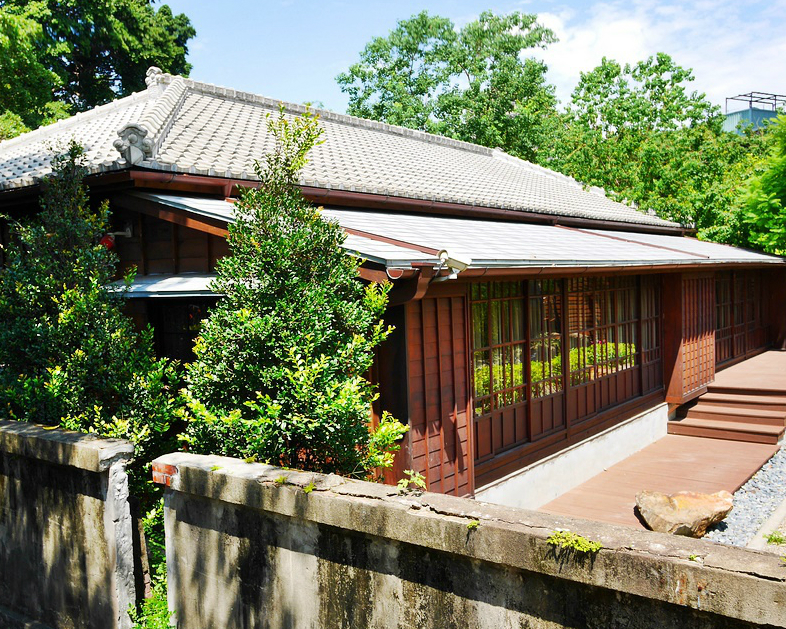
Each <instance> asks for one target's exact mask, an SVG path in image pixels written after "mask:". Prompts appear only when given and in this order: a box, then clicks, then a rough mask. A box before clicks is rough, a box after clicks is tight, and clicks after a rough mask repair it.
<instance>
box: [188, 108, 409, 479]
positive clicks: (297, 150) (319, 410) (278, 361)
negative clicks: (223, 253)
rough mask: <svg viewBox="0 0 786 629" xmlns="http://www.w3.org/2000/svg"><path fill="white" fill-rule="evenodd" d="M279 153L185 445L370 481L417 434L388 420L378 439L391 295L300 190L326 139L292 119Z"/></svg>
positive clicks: (250, 216)
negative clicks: (310, 159)
mask: <svg viewBox="0 0 786 629" xmlns="http://www.w3.org/2000/svg"><path fill="white" fill-rule="evenodd" d="M268 128H269V130H270V132H271V134H272V135H273V137H274V138H275V141H276V148H275V150H274V151H273V152H271V153H270V154H268V155H267V156H266V157H265V161H264V163H263V164H259V163H258V164H257V165H256V173H257V175H258V177H259V179H260V186H259V188H254V189H249V190H246V191H245V192H244V193H243V194H242V195H241V197H240V199H239V200H238V202H237V203H236V204H235V216H236V220H235V223H234V224H232V225H230V226H229V248H230V255H228V256H227V257H225V258H223V259H222V260H221V261H220V262H219V264H218V268H217V272H218V276H217V278H216V280H215V282H214V286H213V288H214V289H215V291H216V292H217V293H220V294H221V295H223V297H222V299H221V300H219V302H218V304H217V305H216V307H215V308H214V309H213V310H212V311H211V313H210V316H209V317H208V318H207V319H206V320H205V321H204V323H203V327H202V330H201V332H200V335H199V337H198V338H197V341H196V345H195V347H194V353H195V355H196V358H195V360H194V361H193V362H192V363H190V364H189V365H188V367H187V382H188V388H187V389H186V395H187V396H188V398H189V413H188V414H187V417H188V419H189V424H188V430H187V434H186V435H185V439H186V440H187V442H188V444H189V449H190V450H191V451H195V452H203V453H213V454H224V455H228V456H237V457H243V458H248V457H253V458H256V459H258V460H260V461H265V462H269V463H272V464H273V465H284V466H287V467H299V468H305V469H310V470H314V471H320V472H337V473H340V474H347V475H357V476H365V475H366V474H367V473H368V472H369V470H371V469H373V468H375V467H379V466H383V467H384V466H389V465H391V464H392V454H391V452H392V451H393V450H397V449H398V446H397V444H396V443H395V441H396V440H397V439H398V438H400V437H401V435H402V434H403V433H404V432H405V431H406V427H405V426H402V425H401V424H400V423H398V422H397V421H395V420H393V419H391V418H389V417H388V416H387V414H385V415H384V417H383V419H382V421H381V422H380V425H379V427H378V428H377V429H376V430H374V432H373V433H370V432H369V426H368V423H369V420H370V409H371V403H372V402H373V400H374V399H375V392H374V387H373V386H372V385H371V383H370V382H368V380H367V379H366V377H365V374H367V373H368V371H369V369H370V368H371V364H372V361H373V355H374V349H375V347H376V346H377V345H378V344H379V343H381V342H382V341H383V340H384V339H385V338H386V337H387V335H388V333H389V330H388V328H387V326H385V325H384V324H383V322H382V320H381V319H380V317H381V316H382V314H383V312H384V310H385V305H386V304H387V290H388V287H381V286H379V285H377V284H371V285H368V286H366V287H364V286H363V285H362V284H361V282H360V280H359V278H358V266H359V264H360V261H359V260H358V259H356V258H353V257H350V256H349V255H347V253H346V251H345V250H344V249H343V247H342V246H341V245H342V243H343V242H344V240H345V238H346V234H345V233H344V232H343V230H342V229H341V227H340V226H339V225H338V224H337V223H336V222H334V221H327V220H324V219H323V217H322V216H321V214H320V209H319V208H315V207H314V206H313V205H311V204H309V203H307V202H306V201H305V200H304V199H303V197H302V196H301V194H300V190H299V188H298V187H297V180H298V172H299V171H300V169H301V168H302V167H303V165H304V164H305V163H306V159H307V154H308V152H309V150H310V149H311V148H312V147H313V146H314V145H315V144H317V143H318V142H319V137H320V135H321V133H322V129H321V128H320V127H319V125H318V123H317V120H316V118H315V117H314V116H312V115H308V114H306V115H304V116H301V117H296V118H294V119H293V118H291V117H289V116H288V115H285V113H284V111H283V110H282V111H281V112H280V113H279V115H278V116H277V117H275V118H271V119H270V120H269V123H268Z"/></svg>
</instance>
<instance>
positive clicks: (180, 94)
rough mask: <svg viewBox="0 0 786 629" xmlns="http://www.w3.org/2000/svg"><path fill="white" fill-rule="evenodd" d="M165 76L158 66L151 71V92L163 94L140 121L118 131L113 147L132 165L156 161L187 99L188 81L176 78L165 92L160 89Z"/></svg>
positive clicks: (149, 81)
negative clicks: (151, 160) (161, 78)
mask: <svg viewBox="0 0 786 629" xmlns="http://www.w3.org/2000/svg"><path fill="white" fill-rule="evenodd" d="M162 75H163V73H162V71H161V69H160V68H157V67H155V66H153V67H151V68H149V69H148V70H147V78H145V83H146V84H147V86H148V87H147V89H148V92H151V93H152V92H160V93H159V95H158V96H157V97H155V103H154V105H153V106H152V107H151V108H150V109H149V110H148V111H146V112H145V114H144V115H143V116H142V118H141V119H140V120H139V121H138V122H128V123H126V124H125V125H123V127H122V128H121V129H120V130H119V131H118V132H117V135H118V136H119V137H118V139H117V140H115V141H114V142H113V146H114V147H115V148H116V149H117V150H118V152H119V153H120V154H121V155H122V156H123V158H125V160H126V162H127V163H128V164H131V165H134V164H139V163H141V162H143V161H145V160H150V159H154V158H155V156H156V153H157V152H158V149H159V148H160V147H161V144H162V142H163V140H164V138H165V137H166V135H167V134H168V133H169V130H170V129H171V128H172V122H173V121H174V119H175V116H176V114H177V112H178V111H179V110H180V107H181V106H182V104H183V101H184V100H185V97H186V82H185V79H183V77H180V76H176V77H173V80H172V81H170V82H169V84H168V85H167V86H166V88H165V89H164V90H163V91H160V89H159V83H160V81H159V77H160V76H162Z"/></svg>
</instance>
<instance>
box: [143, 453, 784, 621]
mask: <svg viewBox="0 0 786 629" xmlns="http://www.w3.org/2000/svg"><path fill="white" fill-rule="evenodd" d="M154 478H155V479H156V480H157V482H159V483H162V484H166V485H168V487H169V488H168V489H167V491H166V498H165V500H166V509H165V518H166V532H167V562H168V564H167V568H168V579H169V581H168V583H169V594H170V607H171V608H172V609H173V610H174V611H175V613H176V618H177V626H178V627H180V628H182V629H203V628H204V629H208V628H214V627H233V628H235V629H250V628H252V627H253V628H270V629H285V628H297V629H306V628H315V629H316V628H320V629H324V628H333V627H353V628H354V627H357V628H363V629H367V628H372V627H373V628H393V627H408V628H409V627H411V628H415V627H417V628H418V629H420V628H425V629H428V628H434V629H436V628H439V629H445V628H452V627H455V628H459V627H460V628H462V629H466V628H470V629H473V628H477V629H480V628H489V629H492V628H493V629H503V628H513V627H527V628H530V629H540V628H549V629H557V628H560V627H575V628H579V627H587V628H597V629H615V628H622V627H626V628H633V629H643V628H653V629H654V628H658V629H667V628H674V629H677V628H680V629H682V628H702V629H705V628H706V629H709V628H711V627H712V628H716V627H725V628H742V627H768V626H786V581H785V580H786V567H785V566H784V565H782V563H781V562H780V561H779V559H778V558H777V557H775V556H773V555H771V554H766V553H758V552H753V551H746V550H742V549H735V548H728V547H723V546H719V545H715V544H713V543H711V542H706V541H701V540H691V539H686V538H673V537H669V536H666V535H661V534H656V533H647V532H644V531H634V530H631V529H625V528H621V527H613V526H609V525H601V524H596V523H590V522H587V521H582V520H571V519H568V518H559V517H555V516H549V515H546V514H541V513H536V512H532V511H524V510H519V509H513V508H508V507H502V506H498V505H489V504H485V503H479V502H476V501H472V500H467V499H462V498H454V497H450V496H442V495H437V494H423V495H421V496H413V495H405V496H401V495H398V494H397V493H396V490H395V488H391V487H388V486H384V485H376V484H371V483H363V482H359V481H349V480H347V479H343V478H339V477H336V476H322V475H316V474H307V473H302V472H292V471H284V470H280V469H277V468H273V467H269V466H266V465H259V464H247V463H244V462H241V461H238V460H236V459H229V458H223V457H206V456H197V455H189V454H184V453H180V454H172V455H167V456H165V457H162V458H160V459H158V460H157V461H156V463H155V465H154ZM311 483H313V490H312V491H306V490H307V489H309V488H310V487H312V485H311ZM473 520H477V521H479V526H477V528H473V527H472V526H470V527H468V526H467V525H468V524H470V523H471V522H472V521H473ZM557 529H570V530H572V531H574V532H577V533H580V534H582V535H584V536H586V537H588V538H590V539H593V540H596V541H600V542H602V543H603V545H604V548H603V549H602V550H600V551H599V552H598V553H597V554H594V555H591V556H587V555H583V554H581V553H576V552H573V551H571V552H568V551H563V550H558V549H556V548H555V547H554V546H552V545H550V544H549V543H548V542H547V538H548V536H549V535H550V534H551V533H552V532H554V531H555V530H557Z"/></svg>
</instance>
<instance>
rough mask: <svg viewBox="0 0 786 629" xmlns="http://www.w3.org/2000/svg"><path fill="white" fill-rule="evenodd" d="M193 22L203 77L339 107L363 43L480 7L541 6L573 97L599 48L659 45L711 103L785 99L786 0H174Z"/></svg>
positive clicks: (549, 56) (624, 57)
mask: <svg viewBox="0 0 786 629" xmlns="http://www.w3.org/2000/svg"><path fill="white" fill-rule="evenodd" d="M167 4H169V6H170V7H172V9H173V11H175V12H183V13H186V14H187V15H188V16H189V17H190V18H191V20H192V22H193V24H194V25H195V27H196V29H197V38H196V39H195V40H193V41H192V43H191V47H190V55H189V60H190V61H191V63H192V64H193V66H194V69H193V70H192V73H191V76H192V78H194V79H197V80H200V81H206V82H209V83H217V84H219V85H225V86H228V87H233V88H235V89H239V90H244V91H250V92H255V93H258V94H263V95H265V96H269V97H272V98H276V99H281V100H286V101H292V102H304V101H321V102H322V103H324V105H325V106H326V107H327V108H329V109H333V110H335V111H339V112H343V111H344V110H345V108H346V103H347V99H346V96H345V95H344V94H343V93H342V92H341V90H340V89H339V87H338V85H337V84H336V82H335V77H336V75H337V74H338V73H339V72H342V71H344V70H346V69H347V68H348V67H349V65H350V64H352V63H353V62H355V61H356V60H357V58H358V54H359V52H360V51H361V50H362V49H363V47H364V45H365V44H366V42H368V41H369V40H370V39H371V38H372V37H374V36H377V35H386V34H387V33H388V32H389V31H390V30H391V29H392V28H393V27H394V26H395V24H396V22H397V21H398V20H401V19H406V18H408V17H410V16H411V15H413V14H415V13H417V12H419V11H421V10H424V9H425V10H428V11H429V12H430V13H432V14H437V15H443V16H445V17H449V18H451V19H452V20H453V21H454V22H455V23H456V24H457V26H461V25H463V24H465V23H467V22H469V21H471V20H473V19H474V18H475V17H477V15H478V14H479V13H480V12H481V11H483V10H485V9H491V10H492V11H495V12H497V13H505V12H510V11H514V10H520V11H525V12H528V13H536V14H537V15H538V16H539V18H540V20H541V22H543V23H544V24H546V25H547V26H549V27H550V28H552V29H553V30H554V31H555V32H556V34H557V36H558V38H559V40H560V41H559V42H557V43H556V44H552V45H551V46H550V47H549V49H548V50H546V51H543V52H538V53H537V54H538V56H540V57H542V58H543V59H544V60H545V61H546V63H547V64H548V66H549V79H550V81H551V82H552V83H554V84H555V85H556V87H557V95H558V97H559V98H560V100H562V101H563V102H564V101H566V100H568V98H569V97H570V92H571V90H572V89H573V87H574V86H575V84H576V82H577V81H578V78H579V73H580V72H581V71H586V70H590V69H592V68H593V67H594V66H596V65H597V64H598V63H599V62H600V60H601V58H602V57H603V56H604V55H606V56H608V57H611V58H614V59H617V60H619V61H621V62H631V63H633V62H636V61H638V60H640V59H643V58H645V57H647V56H648V55H651V54H653V53H655V52H658V51H663V52H667V53H669V54H671V55H672V57H674V58H675V60H676V61H677V63H679V64H680V65H682V66H685V67H690V68H693V70H694V75H695V77H696V80H695V81H694V83H693V88H694V89H696V90H698V91H701V92H705V93H706V94H707V96H708V97H709V98H710V100H712V101H713V102H715V103H716V104H719V105H723V104H724V98H725V97H726V96H732V95H734V94H738V93H741V92H749V91H753V90H757V91H768V92H777V93H780V94H786V0H769V1H768V2H759V1H757V0H734V1H732V0H705V1H697V2H691V1H688V0H685V1H684V2H678V1H674V0H660V1H659V0H636V1H617V0H606V1H603V2H592V1H579V0H570V1H559V0H554V1H551V0H544V1H540V2H536V1H519V2H506V1H504V0H500V1H497V2H494V3H492V4H489V3H484V2H478V1H476V0H453V1H450V2H448V1H445V0H436V1H435V0H432V1H429V0H420V1H410V0H398V1H391V2H384V1H378V0H367V1H365V2H361V1H357V0H257V1H254V0H223V1H222V2H216V1H215V0H211V1H209V2H208V1H207V0H170V1H168V2H167Z"/></svg>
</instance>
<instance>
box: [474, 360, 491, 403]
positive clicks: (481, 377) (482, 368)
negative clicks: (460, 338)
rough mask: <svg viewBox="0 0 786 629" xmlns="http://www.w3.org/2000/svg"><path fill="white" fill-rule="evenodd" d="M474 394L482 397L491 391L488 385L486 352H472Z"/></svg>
mask: <svg viewBox="0 0 786 629" xmlns="http://www.w3.org/2000/svg"><path fill="white" fill-rule="evenodd" d="M473 361H474V373H475V396H476V397H482V396H484V395H488V394H489V393H490V392H491V389H490V387H489V355H488V352H475V353H474V358H473Z"/></svg>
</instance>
